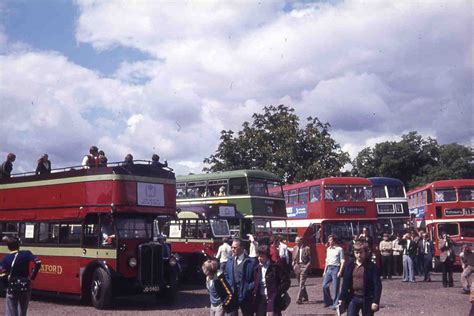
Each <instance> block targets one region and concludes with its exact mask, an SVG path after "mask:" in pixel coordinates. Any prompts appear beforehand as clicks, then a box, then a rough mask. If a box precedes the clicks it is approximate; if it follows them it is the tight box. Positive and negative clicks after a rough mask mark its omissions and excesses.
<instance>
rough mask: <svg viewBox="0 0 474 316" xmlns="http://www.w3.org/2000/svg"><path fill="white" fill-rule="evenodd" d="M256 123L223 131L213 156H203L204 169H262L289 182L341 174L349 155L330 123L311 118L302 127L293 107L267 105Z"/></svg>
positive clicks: (254, 119) (246, 123) (257, 115)
mask: <svg viewBox="0 0 474 316" xmlns="http://www.w3.org/2000/svg"><path fill="white" fill-rule="evenodd" d="M252 118H253V123H252V124H250V123H248V122H244V124H243V125H242V127H243V129H242V130H241V131H239V132H238V133H237V134H235V133H234V132H233V131H231V130H228V131H222V132H221V137H220V140H221V143H220V144H219V146H218V148H217V150H216V152H215V154H214V155H211V156H210V157H209V158H206V159H204V163H206V164H208V165H209V167H208V168H205V169H204V171H211V172H216V171H228V170H236V169H262V170H266V171H270V172H273V173H275V174H277V175H278V176H280V177H281V178H282V179H283V180H284V181H286V182H288V183H293V182H299V181H304V180H307V179H317V178H321V177H326V176H336V175H339V174H340V170H341V168H342V167H343V166H344V165H345V164H346V163H348V162H349V161H350V160H349V155H348V154H347V153H346V152H343V151H342V150H341V147H340V145H339V144H337V143H336V142H335V141H334V139H332V138H331V135H330V134H329V128H330V125H329V124H328V123H321V122H320V121H319V119H318V118H312V117H308V118H307V119H306V121H307V122H306V126H305V127H304V128H303V129H301V128H300V126H299V118H298V116H297V115H296V114H294V109H293V108H290V107H287V106H285V105H279V106H278V107H275V106H269V107H265V108H264V113H263V114H259V113H255V114H254V115H253V116H252Z"/></svg>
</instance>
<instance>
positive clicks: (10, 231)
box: [0, 222, 19, 238]
mask: <svg viewBox="0 0 474 316" xmlns="http://www.w3.org/2000/svg"><path fill="white" fill-rule="evenodd" d="M18 225H19V224H18V223H14V222H6V223H0V233H1V234H0V238H3V237H5V236H17V235H18Z"/></svg>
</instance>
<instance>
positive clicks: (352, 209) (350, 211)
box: [336, 206, 365, 215]
mask: <svg viewBox="0 0 474 316" xmlns="http://www.w3.org/2000/svg"><path fill="white" fill-rule="evenodd" d="M336 214H341V215H356V214H357V215H361V214H365V208H364V207H356V206H339V207H336Z"/></svg>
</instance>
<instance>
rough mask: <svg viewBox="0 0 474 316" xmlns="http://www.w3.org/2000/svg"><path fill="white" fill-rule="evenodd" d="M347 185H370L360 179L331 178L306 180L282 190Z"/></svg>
mask: <svg viewBox="0 0 474 316" xmlns="http://www.w3.org/2000/svg"><path fill="white" fill-rule="evenodd" d="M327 184H332V185H338V184H339V185H347V184H360V185H371V183H370V182H369V180H368V179H366V178H361V177H331V178H322V179H316V180H307V181H304V182H299V183H294V184H287V185H284V186H283V189H284V190H291V189H297V188H304V187H309V186H313V185H327Z"/></svg>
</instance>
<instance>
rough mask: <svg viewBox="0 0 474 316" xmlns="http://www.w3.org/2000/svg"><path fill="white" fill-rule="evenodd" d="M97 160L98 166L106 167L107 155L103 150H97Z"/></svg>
mask: <svg viewBox="0 0 474 316" xmlns="http://www.w3.org/2000/svg"><path fill="white" fill-rule="evenodd" d="M97 160H98V167H107V161H109V160H108V159H107V156H105V153H104V151H103V150H99V156H98V157H97Z"/></svg>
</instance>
